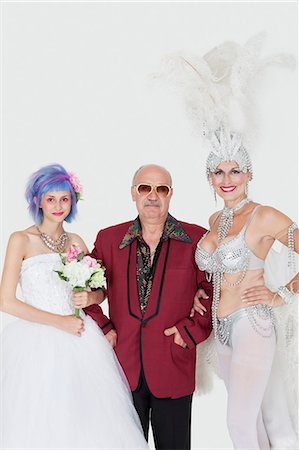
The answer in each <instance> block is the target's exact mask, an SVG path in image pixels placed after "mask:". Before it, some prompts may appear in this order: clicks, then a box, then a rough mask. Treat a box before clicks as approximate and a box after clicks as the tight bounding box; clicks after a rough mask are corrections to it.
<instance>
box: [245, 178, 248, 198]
mask: <svg viewBox="0 0 299 450" xmlns="http://www.w3.org/2000/svg"><path fill="white" fill-rule="evenodd" d="M245 195H246V197H248V181H247V183H246V184H245Z"/></svg>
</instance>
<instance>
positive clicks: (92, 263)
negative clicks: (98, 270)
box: [83, 256, 97, 268]
mask: <svg viewBox="0 0 299 450" xmlns="http://www.w3.org/2000/svg"><path fill="white" fill-rule="evenodd" d="M83 261H84V262H86V263H87V265H88V267H91V268H94V267H96V265H97V260H96V259H94V258H91V256H84V258H83Z"/></svg>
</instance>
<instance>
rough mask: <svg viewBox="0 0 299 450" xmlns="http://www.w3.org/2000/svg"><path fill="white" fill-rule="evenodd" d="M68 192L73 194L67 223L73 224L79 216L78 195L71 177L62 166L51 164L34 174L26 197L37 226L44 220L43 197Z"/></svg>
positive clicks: (27, 187)
mask: <svg viewBox="0 0 299 450" xmlns="http://www.w3.org/2000/svg"><path fill="white" fill-rule="evenodd" d="M57 191H68V192H69V193H70V194H71V203H72V206H71V210H70V213H69V215H68V216H67V217H66V218H65V220H66V222H72V220H73V219H74V218H75V216H76V214H77V199H76V193H75V191H74V188H73V186H72V184H71V181H70V175H69V174H68V173H67V171H66V170H65V168H64V167H62V166H61V165H60V164H50V165H48V166H44V167H41V168H40V169H39V170H37V171H36V172H34V173H33V174H32V175H31V176H30V178H29V180H28V183H27V186H26V191H25V197H26V200H27V202H28V205H29V206H28V209H29V213H30V215H31V217H32V218H33V220H34V222H35V223H36V224H40V223H41V222H42V220H43V210H42V209H41V208H40V207H39V205H40V202H41V199H42V196H43V195H44V194H45V193H46V192H57Z"/></svg>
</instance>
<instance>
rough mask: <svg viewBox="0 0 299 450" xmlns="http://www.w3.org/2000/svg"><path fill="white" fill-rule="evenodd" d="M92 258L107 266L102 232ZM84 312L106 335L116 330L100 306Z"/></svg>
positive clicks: (93, 306) (97, 239) (85, 309)
mask: <svg viewBox="0 0 299 450" xmlns="http://www.w3.org/2000/svg"><path fill="white" fill-rule="evenodd" d="M90 256H92V257H93V258H95V259H100V260H101V261H102V262H103V265H104V266H105V261H104V257H103V252H102V246H101V232H99V233H98V235H97V238H96V241H95V243H94V248H93V250H92V252H91V253H90ZM84 312H85V313H86V314H88V315H89V316H90V317H91V318H92V319H93V320H94V321H95V322H96V323H97V324H98V326H99V327H100V328H101V329H102V331H103V333H104V334H106V333H108V331H110V330H112V329H113V328H114V325H113V323H112V322H111V320H110V319H109V318H108V317H107V316H105V314H104V313H103V311H102V308H101V307H100V306H99V305H91V306H87V307H86V308H84Z"/></svg>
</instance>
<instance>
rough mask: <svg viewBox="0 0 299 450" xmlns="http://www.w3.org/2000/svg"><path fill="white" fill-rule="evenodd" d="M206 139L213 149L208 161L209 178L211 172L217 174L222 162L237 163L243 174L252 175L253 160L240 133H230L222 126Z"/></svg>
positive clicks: (207, 171)
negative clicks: (216, 171)
mask: <svg viewBox="0 0 299 450" xmlns="http://www.w3.org/2000/svg"><path fill="white" fill-rule="evenodd" d="M205 137H206V139H207V140H208V141H209V143H210V145H211V147H212V149H213V150H212V151H211V152H210V153H209V155H208V159H207V164H206V174H207V177H209V175H210V172H215V170H216V168H217V167H218V166H219V164H220V163H221V162H222V161H236V163H237V164H238V166H239V168H240V170H241V171H242V172H245V173H246V172H249V173H250V174H251V175H252V164H251V160H250V157H249V154H248V152H247V150H246V149H245V147H244V146H243V144H242V135H241V134H240V133H235V132H232V131H228V130H227V129H226V128H225V126H224V125H221V126H220V128H218V130H216V131H213V132H210V133H209V134H208V135H206V136H205Z"/></svg>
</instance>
